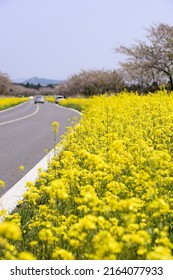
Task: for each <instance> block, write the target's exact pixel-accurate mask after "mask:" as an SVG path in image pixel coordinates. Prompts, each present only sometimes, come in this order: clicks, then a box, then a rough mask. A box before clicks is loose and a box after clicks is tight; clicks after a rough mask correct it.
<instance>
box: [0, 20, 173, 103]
mask: <svg viewBox="0 0 173 280" xmlns="http://www.w3.org/2000/svg"><path fill="white" fill-rule="evenodd" d="M146 31H147V33H146V40H145V41H137V43H135V44H133V45H132V46H130V47H128V46H124V45H120V46H119V47H117V48H115V53H121V54H122V55H124V56H125V57H126V59H125V61H123V62H120V68H119V69H118V70H114V71H109V70H88V71H85V70H83V71H81V72H80V73H78V74H74V75H72V76H71V77H69V78H68V79H67V81H65V82H63V83H61V84H59V85H57V86H51V85H48V86H47V87H42V86H41V85H37V86H33V85H30V84H26V85H22V84H21V85H14V84H12V83H11V82H10V80H9V78H8V77H7V76H6V75H4V74H2V73H0V95H16V94H18V95H20V94H21V95H25V96H28V95H35V94H38V92H39V94H44V95H49V94H51V95H57V94H62V95H64V96H66V97H68V96H77V95H80V96H81V95H82V96H91V95H97V94H102V93H110V92H114V93H115V94H116V93H118V92H120V91H122V90H124V89H126V90H127V91H137V92H138V93H139V94H145V93H147V92H149V91H150V92H154V91H156V90H157V89H159V87H160V86H163V85H164V86H165V88H166V89H167V90H168V91H169V90H173V26H170V25H167V24H159V25H152V26H151V27H149V28H148V29H146Z"/></svg>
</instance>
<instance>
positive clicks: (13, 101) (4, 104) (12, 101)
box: [0, 97, 28, 111]
mask: <svg viewBox="0 0 173 280" xmlns="http://www.w3.org/2000/svg"><path fill="white" fill-rule="evenodd" d="M27 100H28V98H27V97H23V98H17V97H6V98H2V97H1V98H0V111H1V110H4V109H7V108H10V107H13V106H16V105H18V104H21V103H23V102H25V101H27Z"/></svg>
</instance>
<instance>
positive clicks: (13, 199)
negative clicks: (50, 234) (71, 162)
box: [0, 147, 62, 220]
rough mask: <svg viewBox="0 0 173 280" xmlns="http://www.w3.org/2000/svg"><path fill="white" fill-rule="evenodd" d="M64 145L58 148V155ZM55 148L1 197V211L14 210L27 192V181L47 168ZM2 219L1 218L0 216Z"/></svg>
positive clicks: (34, 178)
mask: <svg viewBox="0 0 173 280" xmlns="http://www.w3.org/2000/svg"><path fill="white" fill-rule="evenodd" d="M61 149H62V147H60V148H59V149H56V155H57V154H58V152H60V150H61ZM54 155H55V154H54V149H53V150H51V151H50V152H49V153H48V154H47V155H46V156H45V157H44V158H43V159H42V160H41V161H40V162H39V163H37V164H36V165H35V166H34V167H33V168H32V169H31V170H30V171H29V172H28V173H27V174H26V175H25V176H24V177H23V178H22V179H21V180H19V181H18V182H17V183H16V184H15V185H14V186H13V187H12V188H11V189H9V190H8V191H7V192H6V193H5V194H4V195H2V196H1V198H0V211H1V210H7V211H8V213H10V212H12V211H13V210H14V209H15V208H16V205H17V204H18V201H19V200H22V199H23V194H24V193H25V192H26V183H27V182H35V181H36V179H37V178H38V169H40V168H41V169H43V170H47V169H48V165H49V163H50V161H51V159H52V158H53V157H54ZM0 220H1V218H0Z"/></svg>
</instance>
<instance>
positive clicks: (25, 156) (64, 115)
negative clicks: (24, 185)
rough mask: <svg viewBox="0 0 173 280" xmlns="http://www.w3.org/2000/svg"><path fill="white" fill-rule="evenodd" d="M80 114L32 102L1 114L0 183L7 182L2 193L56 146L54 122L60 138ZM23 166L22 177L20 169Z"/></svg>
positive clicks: (53, 105)
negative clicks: (57, 127) (47, 151)
mask: <svg viewBox="0 0 173 280" xmlns="http://www.w3.org/2000/svg"><path fill="white" fill-rule="evenodd" d="M75 116H77V117H78V118H80V115H79V114H78V113H77V112H75V111H72V110H70V109H67V108H63V107H60V106H57V105H55V104H52V103H48V102H45V104H34V101H33V100H30V101H28V102H26V103H24V104H22V105H20V106H17V107H14V108H12V109H9V110H5V111H3V112H0V180H3V181H4V182H5V188H4V189H3V192H2V193H1V194H3V193H5V192H6V191H7V190H8V189H10V188H11V187H12V186H13V185H14V184H16V183H17V182H18V181H19V180H20V179H21V178H22V177H23V175H24V174H26V173H28V171H29V170H31V168H32V167H34V166H35V165H36V164H37V163H38V162H39V161H40V160H41V159H42V158H43V157H44V156H45V155H46V150H49V149H52V148H53V146H54V135H53V131H52V122H54V121H57V122H58V123H59V133H58V137H57V142H59V141H60V139H61V138H60V136H61V135H63V134H64V133H65V131H66V127H67V126H70V125H71V121H72V120H73V118H74V117H75ZM21 165H23V166H24V174H21V171H20V170H19V166H21Z"/></svg>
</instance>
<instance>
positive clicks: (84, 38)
mask: <svg viewBox="0 0 173 280" xmlns="http://www.w3.org/2000/svg"><path fill="white" fill-rule="evenodd" d="M159 23H165V24H169V25H173V0H0V72H3V73H7V74H8V75H9V77H10V78H11V79H12V80H14V79H18V78H31V77H33V76H37V77H43V78H50V79H58V80H61V79H63V80H64V79H67V78H68V77H70V76H71V75H73V74H77V73H79V72H80V71H81V70H101V69H102V70H103V69H104V70H113V69H117V68H118V67H119V65H118V62H119V61H120V60H122V57H121V56H120V55H119V54H116V53H115V52H114V48H115V47H118V46H119V45H120V44H123V45H126V46H130V45H132V44H133V43H135V41H136V40H138V39H139V40H143V39H145V34H146V30H145V28H147V27H149V26H150V25H153V24H159Z"/></svg>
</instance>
